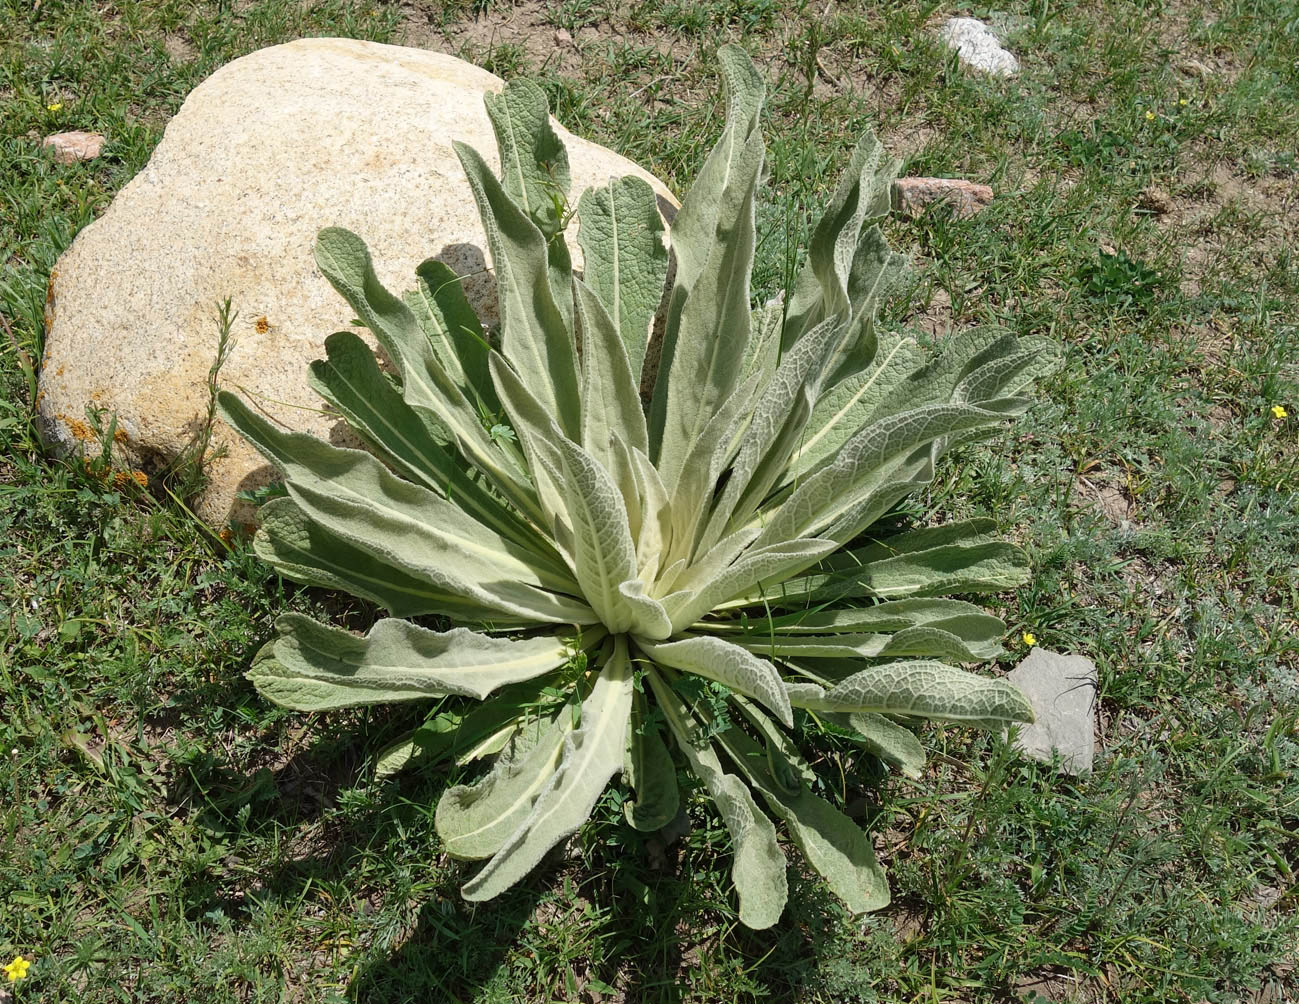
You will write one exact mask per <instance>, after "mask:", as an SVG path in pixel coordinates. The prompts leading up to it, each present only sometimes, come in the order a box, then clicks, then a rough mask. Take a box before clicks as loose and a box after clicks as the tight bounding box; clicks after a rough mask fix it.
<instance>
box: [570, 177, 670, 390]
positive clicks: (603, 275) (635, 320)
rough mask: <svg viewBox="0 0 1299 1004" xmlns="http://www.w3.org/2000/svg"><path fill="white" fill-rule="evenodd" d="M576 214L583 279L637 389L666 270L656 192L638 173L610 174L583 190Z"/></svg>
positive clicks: (661, 296) (666, 252)
mask: <svg viewBox="0 0 1299 1004" xmlns="http://www.w3.org/2000/svg"><path fill="white" fill-rule="evenodd" d="M577 218H578V220H579V221H580V223H581V227H580V229H579V230H578V233H577V241H578V243H579V244H580V245H581V247H582V257H583V259H584V267H583V281H584V282H585V283H586V284H587V285H588V286H589V287H590V288H591V289H592V290H593V291H594V292H595V295H596V296H597V297H599V299H600V302H601V303H602V304H604V307H605V310H606V311H608V313H609V317H610V318H612V320H613V324H614V327H615V329H616V330H617V331H618V334H619V336H620V337H621V338H622V342H623V345H624V346H626V350H627V359H628V361H629V364H630V366H631V371H632V373H633V374H634V375H635V377H636V388H637V392H638V393H639V389H640V374H641V368H642V366H643V364H644V362H645V347H646V345H647V344H648V342H649V334H650V326H651V324H652V322H653V320H654V312H655V311H656V310H657V309H658V305H659V301H660V300H661V299H662V298H663V283H664V282H665V281H666V279H667V274H668V251H667V246H666V245H665V244H664V241H663V220H662V218H661V217H660V216H659V211H658V200H657V196H656V195H655V194H654V189H652V188H651V187H650V186H649V184H648V183H647V182H645V181H644V180H642V179H641V178H636V177H631V176H628V177H625V178H611V179H609V182H608V184H607V185H605V186H603V187H601V188H588V189H587V190H586V191H585V192H583V193H582V198H581V200H580V201H579V202H578V204H577Z"/></svg>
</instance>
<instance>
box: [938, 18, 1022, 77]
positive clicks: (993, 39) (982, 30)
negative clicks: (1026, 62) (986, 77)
mask: <svg viewBox="0 0 1299 1004" xmlns="http://www.w3.org/2000/svg"><path fill="white" fill-rule="evenodd" d="M940 36H941V38H942V40H943V42H944V43H946V45H947V47H948V48H949V49H955V50H956V55H957V58H959V59H960V61H961V63H962V64H963V65H965V66H968V67H969V68H970V69H972V70H979V71H981V72H983V73H990V74H992V75H993V76H996V77H1013V76H1014V75H1015V74H1016V73H1018V72H1019V60H1018V59H1016V58H1015V56H1014V54H1013V53H1011V52H1010V51H1008V50H1007V49H1005V48H1003V47H1002V45H1001V42H1000V41H999V40H998V39H997V36H996V35H994V34H993V33H992V29H990V28H989V27H988V26H987V25H986V24H984V23H983V22H982V21H980V20H978V18H973V17H954V18H951V19H950V20H948V22H947V23H946V24H945V25H943V29H942V32H941V33H940Z"/></svg>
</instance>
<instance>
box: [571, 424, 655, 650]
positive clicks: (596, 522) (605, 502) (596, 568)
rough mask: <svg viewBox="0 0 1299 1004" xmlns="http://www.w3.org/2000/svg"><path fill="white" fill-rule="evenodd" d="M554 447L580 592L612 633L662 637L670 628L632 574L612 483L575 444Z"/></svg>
mask: <svg viewBox="0 0 1299 1004" xmlns="http://www.w3.org/2000/svg"><path fill="white" fill-rule="evenodd" d="M555 446H557V447H558V450H559V458H560V464H561V465H562V469H563V481H562V483H561V486H560V488H561V491H562V492H563V495H564V502H565V506H566V508H567V511H568V514H569V516H570V517H571V519H572V524H573V548H574V556H575V562H576V564H575V567H576V571H577V579H578V582H579V583H580V584H581V587H582V595H583V596H584V597H585V598H586V600H587V602H588V603H589V604H590V605H591V608H592V609H593V610H595V611H596V613H597V614H598V615H599V617H600V621H601V623H602V624H604V625H605V626H606V627H607V628H608V629H609V630H610V631H611V632H613V633H615V634H618V633H621V632H624V631H636V632H637V633H638V634H643V635H645V636H646V637H649V638H666V637H667V636H668V633H669V631H670V630H671V625H670V623H669V621H668V616H667V614H666V613H665V612H664V610H663V607H662V605H661V604H660V603H659V602H658V601H657V600H654V599H652V598H650V597H649V596H647V595H645V593H644V585H643V584H642V583H641V581H640V579H638V578H637V576H636V546H635V544H634V543H633V542H632V539H631V532H630V531H629V530H628V528H627V509H626V507H625V506H624V504H623V501H622V495H621V494H620V493H619V491H618V487H617V485H615V484H614V483H613V479H612V478H611V477H610V476H609V473H608V472H607V471H606V470H605V469H604V468H603V467H601V466H600V465H599V464H598V463H596V462H595V460H593V459H592V458H591V456H590V454H588V453H587V452H586V451H585V450H583V449H582V448H581V447H580V446H578V445H577V444H576V443H572V442H569V441H568V440H567V439H564V438H563V437H560V438H559V439H558V440H557V442H556V443H555Z"/></svg>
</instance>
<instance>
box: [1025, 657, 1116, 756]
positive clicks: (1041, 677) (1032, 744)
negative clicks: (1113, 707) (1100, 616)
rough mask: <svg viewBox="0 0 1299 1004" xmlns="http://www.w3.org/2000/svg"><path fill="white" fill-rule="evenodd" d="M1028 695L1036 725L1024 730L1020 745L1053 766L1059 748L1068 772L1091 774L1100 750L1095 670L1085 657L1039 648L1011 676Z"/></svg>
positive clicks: (1029, 754)
mask: <svg viewBox="0 0 1299 1004" xmlns="http://www.w3.org/2000/svg"><path fill="white" fill-rule="evenodd" d="M1006 678H1007V679H1008V680H1009V681H1010V682H1011V683H1013V684H1014V685H1015V686H1016V687H1018V688H1019V689H1020V690H1022V691H1023V692H1024V696H1025V697H1027V698H1028V702H1029V704H1031V705H1032V706H1033V713H1034V714H1035V715H1037V721H1036V722H1034V723H1033V724H1032V725H1024V726H1021V727H1020V730H1019V738H1018V739H1017V740H1016V742H1015V745H1016V746H1017V747H1018V748H1019V749H1020V750H1021V751H1022V752H1023V753H1025V754H1026V755H1028V756H1030V757H1033V758H1034V759H1035V760H1042V761H1044V762H1048V763H1049V762H1050V761H1051V758H1052V751H1053V750H1058V751H1059V753H1060V756H1061V757H1062V758H1063V768H1064V770H1065V772H1066V773H1068V774H1086V773H1090V771H1091V769H1092V756H1093V754H1094V752H1095V746H1096V740H1095V727H1094V714H1093V712H1094V710H1095V705H1096V666H1095V664H1094V663H1093V662H1092V661H1091V660H1090V659H1088V658H1085V657H1084V656H1081V655H1060V654H1059V653H1057V652H1051V651H1049V650H1047V649H1044V648H1035V649H1033V651H1032V652H1030V653H1029V654H1028V657H1027V658H1025V659H1024V660H1023V661H1022V662H1021V663H1020V664H1019V665H1018V666H1016V667H1015V668H1014V669H1013V670H1011V671H1010V673H1009V674H1008V675H1007V677H1006Z"/></svg>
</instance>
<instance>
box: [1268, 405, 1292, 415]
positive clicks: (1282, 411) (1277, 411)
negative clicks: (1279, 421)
mask: <svg viewBox="0 0 1299 1004" xmlns="http://www.w3.org/2000/svg"><path fill="white" fill-rule="evenodd" d="M1272 417H1273V418H1289V417H1290V412H1288V411H1286V410H1285V409H1284V408H1282V407H1281V406H1280V405H1279V404H1274V405H1272Z"/></svg>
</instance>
